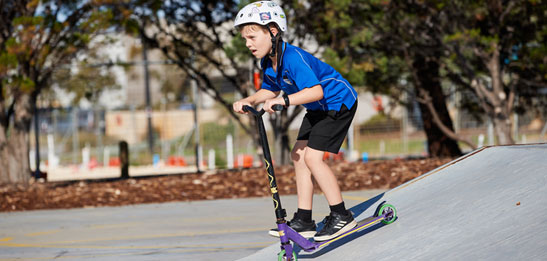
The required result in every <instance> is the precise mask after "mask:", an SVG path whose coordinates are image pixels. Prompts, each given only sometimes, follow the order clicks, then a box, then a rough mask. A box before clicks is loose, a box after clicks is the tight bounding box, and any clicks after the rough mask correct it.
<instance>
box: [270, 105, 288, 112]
mask: <svg viewBox="0 0 547 261" xmlns="http://www.w3.org/2000/svg"><path fill="white" fill-rule="evenodd" d="M284 109H285V106H283V105H281V104H275V105H274V106H272V110H274V111H282V110H284Z"/></svg>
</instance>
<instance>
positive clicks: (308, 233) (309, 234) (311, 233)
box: [268, 230, 317, 238]
mask: <svg viewBox="0 0 547 261" xmlns="http://www.w3.org/2000/svg"><path fill="white" fill-rule="evenodd" d="M315 233H317V232H315V231H304V232H300V233H298V234H300V235H301V236H303V237H305V238H312V237H313V236H315ZM268 234H269V235H270V236H272V237H279V232H277V231H272V230H270V231H269V232H268Z"/></svg>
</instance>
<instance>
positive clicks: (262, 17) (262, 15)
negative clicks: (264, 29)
mask: <svg viewBox="0 0 547 261" xmlns="http://www.w3.org/2000/svg"><path fill="white" fill-rule="evenodd" d="M267 20H272V15H270V12H264V13H260V21H267Z"/></svg>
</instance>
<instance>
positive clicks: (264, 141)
mask: <svg viewBox="0 0 547 261" xmlns="http://www.w3.org/2000/svg"><path fill="white" fill-rule="evenodd" d="M272 108H273V109H274V110H276V111H277V110H282V109H283V106H282V105H279V106H277V105H274V106H273V107H272ZM243 111H247V112H251V113H252V114H254V115H255V116H256V121H257V125H258V135H259V136H260V143H261V145H262V150H263V152H264V162H265V164H266V172H267V173H268V180H269V185H270V192H271V193H272V199H273V204H274V208H275V216H276V218H277V223H285V217H286V216H287V212H286V211H285V209H283V207H282V206H281V198H280V197H279V193H278V190H277V182H276V180H275V173H274V168H273V164H272V156H271V154H270V146H269V145H268V138H267V136H266V129H265V128H264V121H263V120H262V115H263V114H264V112H265V111H264V110H263V109H261V110H260V111H257V110H255V109H254V108H253V107H251V106H247V105H245V106H243Z"/></svg>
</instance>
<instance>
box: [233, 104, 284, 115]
mask: <svg viewBox="0 0 547 261" xmlns="http://www.w3.org/2000/svg"><path fill="white" fill-rule="evenodd" d="M284 109H285V106H283V105H281V104H275V105H274V106H272V110H274V111H282V110H284ZM243 111H244V112H250V113H252V114H254V115H262V114H264V109H261V110H260V111H257V110H256V109H255V108H253V107H251V106H249V105H243Z"/></svg>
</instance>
